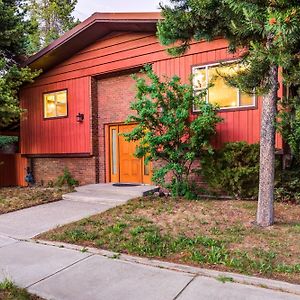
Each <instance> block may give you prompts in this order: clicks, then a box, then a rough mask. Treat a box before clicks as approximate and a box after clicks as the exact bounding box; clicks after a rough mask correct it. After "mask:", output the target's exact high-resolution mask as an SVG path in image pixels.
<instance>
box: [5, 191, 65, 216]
mask: <svg viewBox="0 0 300 300" xmlns="http://www.w3.org/2000/svg"><path fill="white" fill-rule="evenodd" d="M67 192H70V189H69V188H45V187H32V188H29V187H28V188H18V187H14V188H0V215H1V214H4V213H8V212H12V211H15V210H19V209H23V208H28V207H31V206H36V205H40V204H45V203H49V202H53V201H58V200H61V199H62V195H63V194H65V193H67Z"/></svg>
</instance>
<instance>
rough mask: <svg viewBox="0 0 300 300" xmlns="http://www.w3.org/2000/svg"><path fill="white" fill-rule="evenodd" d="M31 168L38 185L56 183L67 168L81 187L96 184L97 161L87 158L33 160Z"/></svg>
mask: <svg viewBox="0 0 300 300" xmlns="http://www.w3.org/2000/svg"><path fill="white" fill-rule="evenodd" d="M31 166H32V169H33V175H34V179H35V181H36V183H37V184H42V185H44V184H45V185H46V184H48V183H49V182H51V181H52V182H54V181H55V180H56V179H57V177H58V176H60V175H62V174H63V172H64V169H65V168H67V169H68V170H69V171H70V173H71V174H72V176H73V177H74V178H75V179H76V180H78V181H79V184H80V185H84V184H90V183H96V159H95V158H94V157H87V158H78V157H76V158H70V157H69V158H67V157H62V158H54V157H52V158H32V159H31Z"/></svg>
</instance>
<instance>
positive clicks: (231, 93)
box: [193, 64, 255, 111]
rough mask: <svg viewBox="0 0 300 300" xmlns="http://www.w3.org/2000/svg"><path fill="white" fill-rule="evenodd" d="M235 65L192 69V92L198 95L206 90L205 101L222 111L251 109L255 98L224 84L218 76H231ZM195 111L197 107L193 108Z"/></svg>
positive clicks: (216, 65) (215, 65)
mask: <svg viewBox="0 0 300 300" xmlns="http://www.w3.org/2000/svg"><path fill="white" fill-rule="evenodd" d="M236 66H237V64H230V65H229V64H228V65H227V66H226V65H225V66H224V65H222V66H220V64H214V65H207V66H202V67H194V68H193V87H194V91H195V92H196V93H197V92H198V93H200V92H201V91H203V90H204V89H206V88H208V87H209V85H212V86H211V87H209V88H208V91H207V93H206V101H208V102H210V103H213V104H218V105H219V106H220V108H222V109H226V108H227V109H228V108H239V107H253V106H255V96H254V95H248V94H245V93H243V92H241V91H240V90H239V89H237V88H234V87H231V86H229V85H227V84H226V82H225V80H224V79H223V78H222V77H221V76H220V75H219V74H230V73H231V74H232V73H234V72H235V67H236ZM194 111H197V107H194Z"/></svg>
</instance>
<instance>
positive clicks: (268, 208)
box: [256, 65, 279, 227]
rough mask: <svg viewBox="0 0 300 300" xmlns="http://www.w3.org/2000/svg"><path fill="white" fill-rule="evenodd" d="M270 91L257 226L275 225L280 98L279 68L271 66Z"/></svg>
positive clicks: (264, 112) (265, 102) (262, 135)
mask: <svg viewBox="0 0 300 300" xmlns="http://www.w3.org/2000/svg"><path fill="white" fill-rule="evenodd" d="M268 80H269V84H270V89H269V92H268V94H266V95H265V96H264V97H263V104H262V116H261V132H260V171H259V196H258V208H257V219H256V222H257V225H259V226H262V227H267V226H270V225H272V224H273V223H274V177H275V133H276V128H275V122H276V112H277V98H278V88H279V84H278V67H277V66H276V65H272V66H270V71H269V78H268Z"/></svg>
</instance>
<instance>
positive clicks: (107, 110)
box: [98, 72, 136, 182]
mask: <svg viewBox="0 0 300 300" xmlns="http://www.w3.org/2000/svg"><path fill="white" fill-rule="evenodd" d="M132 73H133V72H129V73H127V74H117V75H115V76H113V77H108V78H103V79H99V80H98V115H99V117H98V122H99V180H100V182H105V167H106V162H105V147H106V145H105V125H106V124H112V123H123V122H124V121H125V120H126V119H127V117H128V115H129V114H132V113H133V111H132V110H131V109H130V102H132V101H133V100H134V97H135V94H136V89H135V81H134V80H133V79H132V78H131V76H130V74H132Z"/></svg>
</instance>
